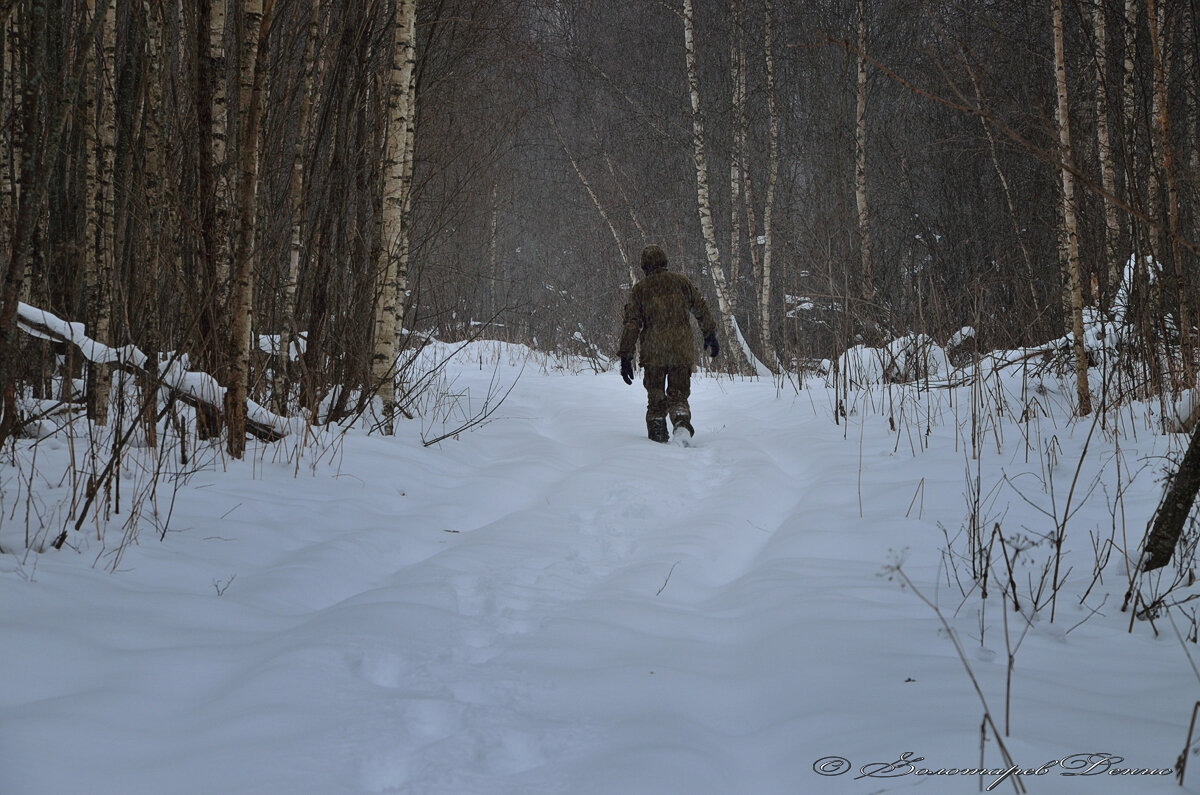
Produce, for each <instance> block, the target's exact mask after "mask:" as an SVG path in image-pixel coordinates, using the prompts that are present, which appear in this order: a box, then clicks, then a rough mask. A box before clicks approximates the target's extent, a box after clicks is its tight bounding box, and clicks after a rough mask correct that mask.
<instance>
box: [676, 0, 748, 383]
mask: <svg viewBox="0 0 1200 795" xmlns="http://www.w3.org/2000/svg"><path fill="white" fill-rule="evenodd" d="M695 29H696V28H695V21H694V18H693V14H692V0H683V43H684V52H685V56H686V62H687V77H688V94H689V96H690V97H691V102H692V148H693V157H694V159H695V166H696V204H697V207H698V209H699V213H700V232H701V234H702V235H703V237H704V253H705V257H706V263H707V266H708V272H709V273H710V274H711V275H712V279H713V286H714V287H715V288H716V293H717V310H718V313H719V314H720V316H721V326H722V328H723V330H724V332H725V338H726V340H727V341H728V344H727V346H726V348H727V349H728V348H733V349H734V350H736V351H737V353H733V352H732V351H731V352H730V356H732V357H734V358H733V362H734V367H735V369H736V370H737V371H738V372H754V371H755V370H754V369H752V363H751V362H750V357H751V356H752V354H751V353H750V351H749V349H748V347H747V345H746V341H745V339H744V338H743V337H742V332H741V330H740V329H739V328H738V323H737V318H736V317H734V315H733V302H732V301H731V300H730V298H729V286H728V283H727V281H726V279H725V268H724V267H723V266H722V265H721V254H720V251H719V249H718V248H717V235H716V231H715V230H714V228H713V213H712V201H711V199H710V196H709V189H708V155H707V142H706V137H705V132H704V113H703V111H702V110H701V107H700V76H699V71H698V69H697V68H696V32H695ZM759 366H760V367H761V364H760V365H759ZM764 369H765V368H764Z"/></svg>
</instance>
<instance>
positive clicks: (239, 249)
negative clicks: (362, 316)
mask: <svg viewBox="0 0 1200 795" xmlns="http://www.w3.org/2000/svg"><path fill="white" fill-rule="evenodd" d="M273 6H274V0H266V2H265V3H264V2H263V0H245V5H244V7H243V13H244V16H243V21H242V44H241V53H240V57H239V63H240V68H239V70H238V72H239V74H238V94H239V98H238V108H239V114H240V116H241V122H242V124H241V130H240V131H239V135H238V200H237V209H238V218H237V230H238V231H237V240H236V246H235V248H234V258H233V272H232V275H231V282H230V302H229V311H230V317H229V348H230V350H229V363H230V368H229V372H230V377H229V384H228V385H227V387H226V391H225V425H226V432H227V434H228V435H227V438H226V450H227V451H228V452H229V455H230V457H232V458H235V459H236V458H241V457H242V456H243V455H244V454H245V451H246V400H247V391H248V389H249V384H250V339H251V309H252V307H253V302H254V289H253V288H254V274H255V271H256V267H255V265H256V263H257V260H258V252H257V251H256V250H255V234H256V232H257V217H258V203H257V198H258V138H259V125H260V120H261V117H262V96H263V81H264V79H265V75H264V73H265V72H266V68H265V59H264V57H263V54H264V52H265V46H264V45H265V42H266V39H267V31H268V30H269V28H270V26H271V10H272V8H273Z"/></svg>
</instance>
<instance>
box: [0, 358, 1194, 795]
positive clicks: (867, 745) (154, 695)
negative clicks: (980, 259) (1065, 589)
mask: <svg viewBox="0 0 1200 795" xmlns="http://www.w3.org/2000/svg"><path fill="white" fill-rule="evenodd" d="M476 376H477V377H482V378H484V381H483V384H486V376H487V373H483V374H482V375H480V374H476ZM464 378H466V379H467V384H468V386H470V385H471V382H470V380H469V379H470V378H471V374H470V371H469V370H468V371H467V372H466V374H465V375H464ZM483 384H480V383H475V384H474V388H475V389H477V390H478V389H483V388H485V386H484V385H483ZM642 395H643V393H642V390H640V389H635V388H626V387H625V385H624V384H622V383H621V382H620V381H619V379H618V378H617V377H616V376H615V375H612V374H607V375H601V376H592V375H581V376H564V375H544V374H526V375H525V376H524V377H523V378H522V379H521V382H520V383H519V385H518V388H517V389H516V390H515V391H514V392H513V393H512V395H511V397H510V398H509V400H508V402H506V403H505V404H504V406H503V407H502V408H501V410H500V411H499V412H498V413H497V415H496V416H497V418H498V419H497V421H495V422H492V423H490V424H488V425H486V426H485V427H482V428H479V429H476V430H475V431H473V432H469V433H465V434H463V435H462V436H461V437H460V438H459V439H458V440H449V441H446V442H444V443H442V444H441V445H439V446H437V447H435V448H431V449H428V450H425V449H422V448H421V447H420V445H419V444H418V443H417V442H416V434H417V430H418V429H417V428H416V427H415V424H414V425H413V427H406V428H405V433H406V434H408V435H407V436H400V437H397V438H396V439H379V438H363V437H361V436H355V437H351V438H349V439H348V440H347V441H346V442H345V444H344V446H343V447H342V449H341V450H340V451H339V453H338V463H337V465H336V468H335V469H332V470H331V469H327V468H325V467H324V466H322V467H319V468H318V469H317V471H316V473H315V474H313V473H311V472H304V471H302V473H301V474H300V475H299V476H298V477H293V476H292V470H291V468H290V467H289V466H287V465H286V464H282V463H281V464H272V463H265V464H262V463H260V464H259V465H258V466H256V467H255V470H254V473H255V478H254V479H250V478H249V477H243V476H242V473H243V472H246V471H247V470H248V467H243V466H242V465H238V466H236V467H231V468H230V472H229V473H217V472H207V473H202V474H200V475H197V476H196V477H195V478H194V479H193V480H192V481H191V483H189V485H188V487H187V488H185V489H184V490H183V491H181V493H180V495H179V499H178V503H177V506H176V518H175V519H174V522H173V525H172V526H173V528H174V529H175V530H176V531H177V532H175V533H173V534H171V535H170V536H169V537H168V539H167V541H166V543H162V544H160V543H158V542H157V541H156V540H151V539H143V541H142V543H141V545H140V546H139V547H138V548H136V549H135V550H133V551H131V552H130V553H129V554H128V556H127V557H126V559H125V564H124V569H125V571H124V572H123V573H121V574H119V575H116V576H112V575H108V574H104V573H101V572H100V571H97V570H94V569H91V568H88V567H87V566H86V563H84V562H81V559H83V558H85V557H86V559H87V560H88V561H90V559H91V557H94V555H95V550H92V551H91V553H90V556H89V555H81V556H78V557H77V558H74V559H73V557H72V556H70V555H60V556H54V555H47V556H44V558H43V559H42V560H41V561H40V562H39V563H38V565H37V567H36V569H32V568H31V567H30V565H28V564H27V565H26V566H25V567H23V568H22V569H21V570H20V572H17V571H16V570H15V567H14V565H13V564H12V562H11V557H10V558H7V559H4V560H3V563H2V565H3V566H4V568H3V569H0V603H2V604H5V605H6V606H7V609H6V610H5V611H3V614H2V615H0V633H2V634H0V638H2V639H3V646H2V647H0V757H2V760H3V763H2V764H0V792H3V793H72V792H88V793H167V792H181V793H184V792H189V793H190V792H230V793H243V792H245V793H354V792H411V793H447V794H450V793H455V794H457V793H551V792H562V793H596V794H597V795H600V794H601V793H604V794H605V795H607V794H609V793H618V794H625V793H680V794H683V793H689V794H690V793H714V794H715V793H785V792H829V793H849V794H852V795H861V794H864V793H869V792H881V791H891V790H904V789H909V788H915V789H917V790H918V791H921V792H965V791H974V790H975V785H976V781H977V779H969V780H963V779H961V778H960V779H949V778H930V777H917V776H907V777H901V778H895V779H890V780H882V779H874V780H857V781H856V780H853V776H851V775H847V776H843V777H830V778H822V777H820V776H818V775H817V774H816V773H814V771H813V765H814V763H815V762H816V761H817V760H818V759H819V758H823V757H828V756H835V755H836V756H842V757H846V758H847V759H849V760H852V764H854V765H855V766H860V765H863V764H867V763H870V762H880V761H890V760H893V759H895V758H897V757H899V756H900V754H902V753H904V752H906V751H911V752H914V753H915V754H917V755H923V756H925V757H926V758H927V760H928V762H927V764H929V765H931V766H936V767H965V766H968V765H977V764H978V757H979V748H978V746H979V739H978V725H979V720H980V717H981V714H982V713H981V709H980V707H979V704H978V700H977V698H976V696H975V694H974V692H973V691H972V689H971V686H970V682H969V681H968V680H967V678H966V675H965V673H964V672H963V668H962V664H961V663H960V661H959V660H958V658H957V657H956V656H955V654H954V652H953V649H952V648H951V646H950V644H949V643H948V642H946V641H945V639H944V638H939V635H938V627H937V625H936V619H935V618H934V616H933V615H932V613H931V612H930V611H929V610H928V609H927V608H925V607H924V606H923V605H921V604H920V603H919V601H918V600H917V599H916V598H915V597H913V596H912V595H910V594H906V593H904V592H903V591H902V590H901V589H900V588H899V587H898V586H897V585H896V584H895V583H894V582H889V581H888V580H887V579H886V578H885V577H880V576H878V574H879V572H880V570H881V568H882V567H883V566H884V564H886V563H888V562H889V561H890V560H891V559H892V558H891V553H890V550H893V549H895V550H899V549H902V548H912V550H913V551H912V552H911V553H910V555H909V557H908V563H907V564H906V571H909V572H910V573H912V574H913V576H914V578H915V579H916V580H917V581H918V582H919V583H921V584H922V586H923V587H925V586H928V587H929V589H930V594H931V595H933V593H934V589H936V588H937V587H938V586H937V585H936V583H937V580H938V575H937V566H938V564H939V561H940V554H939V547H940V546H941V545H942V544H943V535H942V531H941V530H940V529H939V528H938V527H937V524H936V522H938V521H941V522H944V523H945V524H947V525H949V526H957V524H958V523H959V522H960V521H961V517H962V513H963V502H962V496H961V490H962V487H961V483H962V471H961V463H962V458H961V453H959V454H956V453H955V452H954V451H953V448H952V446H953V439H952V434H949V433H948V434H947V436H946V439H945V440H944V442H945V445H946V447H945V449H944V450H943V451H942V458H939V459H936V461H937V462H939V463H937V464H936V466H935V465H932V464H931V465H930V466H926V465H925V464H926V463H929V462H928V461H926V459H923V458H921V457H919V456H918V457H915V458H914V457H913V456H912V455H911V453H909V452H908V451H903V452H900V453H896V452H894V450H895V448H896V446H897V439H896V435H895V434H891V433H890V432H889V431H888V428H887V425H886V420H885V419H883V418H878V417H875V418H872V419H871V421H869V422H868V423H867V425H866V426H865V427H860V426H857V425H856V426H853V427H854V429H855V433H857V432H858V431H859V430H863V431H864V432H863V434H862V439H861V441H860V440H859V439H857V438H854V437H851V438H850V439H847V438H845V435H844V434H845V429H844V428H842V427H838V426H835V425H834V424H833V423H832V422H831V420H830V414H829V405H828V403H829V399H828V396H827V395H826V394H825V393H824V391H823V390H821V391H818V392H816V393H813V394H810V393H807V392H804V393H801V394H800V395H799V396H797V395H796V394H795V393H794V392H791V391H787V392H784V393H778V394H777V393H776V391H775V389H774V388H773V387H772V385H770V384H764V383H757V382H755V383H747V382H735V383H730V382H728V381H715V380H710V379H698V380H697V382H696V390H695V395H694V400H693V411H694V413H695V417H696V420H695V424H696V427H697V431H698V438H697V443H698V446H697V447H695V448H692V449H682V448H677V447H673V446H666V447H664V446H659V445H654V444H651V443H649V442H648V441H647V440H646V439H645V438H644V436H643V433H642V430H643V423H642V411H643V409H642ZM924 455H926V456H931V455H933V453H932V452H930V453H925V454H924ZM860 472H861V479H860ZM918 486H921V489H922V490H921V492H920V493H921V495H922V498H921V503H922V505H923V507H922V509H921V510H922V511H923V513H924V518H922V519H917V518H915V517H916V514H917V509H916V508H914V509H913V511H912V515H913V518H905V514H906V512H907V510H908V508H909V506H910V505H911V504H912V503H913V500H914V495H917V494H918V493H919V492H918ZM860 506H861V511H862V516H861V517H860V515H859V513H860ZM18 573H21V574H24V575H26V576H28V575H32V578H33V580H34V581H33V582H32V583H30V582H26V581H25V580H24V579H22V577H20V576H18ZM218 590H223V594H222V595H220V596H218V594H217V591H218ZM943 598H945V595H944V594H943ZM959 598H961V597H959ZM947 601H949V602H950V604H951V609H953V606H954V605H956V604H957V600H947ZM1074 610H1075V613H1074V614H1078V615H1080V616H1082V615H1084V614H1085V611H1084V610H1083V608H1078V607H1076V608H1074ZM1123 620H1124V619H1123V617H1122V616H1121V614H1119V613H1117V611H1115V610H1113V611H1112V616H1111V622H1109V623H1104V624H1103V625H1101V626H1097V628H1096V629H1095V630H1094V631H1093V630H1092V629H1091V628H1092V627H1093V626H1094V624H1100V622H1089V623H1088V624H1086V625H1085V626H1084V627H1083V628H1082V629H1081V630H1079V631H1078V632H1077V633H1073V634H1071V635H1070V636H1069V638H1070V640H1069V642H1068V640H1067V638H1066V637H1064V635H1063V631H1062V629H1061V628H1059V625H1057V624H1056V625H1053V626H1047V628H1046V629H1045V630H1042V629H1035V631H1034V632H1033V633H1032V634H1031V636H1030V638H1028V639H1027V640H1026V643H1027V644H1028V645H1027V647H1025V649H1024V650H1023V651H1022V652H1021V654H1022V656H1021V657H1020V658H1019V661H1018V670H1019V671H1021V672H1022V673H1028V674H1029V678H1028V681H1024V682H1023V684H1022V688H1021V689H1020V690H1018V695H1017V697H1016V703H1015V704H1014V723H1015V726H1014V729H1015V731H1014V738H1013V739H1010V740H1009V747H1010V750H1012V751H1013V752H1014V755H1015V756H1016V757H1017V759H1018V762H1019V763H1020V764H1022V765H1025V766H1029V767H1037V766H1038V765H1040V764H1042V763H1043V762H1045V761H1047V760H1049V759H1052V758H1055V756H1056V755H1057V756H1064V755H1067V754H1071V753H1082V752H1096V751H1107V752H1111V753H1118V754H1121V755H1124V756H1126V757H1127V760H1128V762H1129V763H1130V764H1135V765H1137V766H1141V767H1148V766H1160V767H1169V766H1170V763H1171V762H1173V761H1174V760H1173V755H1174V754H1175V753H1177V752H1178V746H1179V745H1180V744H1181V743H1182V740H1183V734H1182V733H1181V730H1180V729H1179V722H1180V721H1181V720H1186V717H1185V716H1183V715H1182V712H1184V711H1186V710H1183V709H1182V708H1181V709H1180V710H1178V713H1179V714H1176V713H1171V714H1160V713H1159V712H1157V711H1152V713H1153V714H1151V715H1149V716H1142V717H1141V718H1139V719H1138V720H1139V722H1138V723H1137V724H1136V731H1134V730H1131V728H1130V721H1131V720H1132V719H1133V718H1132V716H1136V715H1137V714H1138V712H1139V710H1140V709H1141V707H1140V706H1139V705H1140V704H1142V703H1145V702H1146V701H1147V700H1149V701H1152V702H1153V703H1156V704H1157V703H1163V702H1165V703H1173V702H1174V699H1172V698H1171V696H1170V695H1169V688H1170V687H1172V686H1179V685H1181V684H1182V685H1184V686H1186V685H1187V683H1188V681H1189V679H1188V678H1189V677H1190V676H1191V674H1190V672H1187V671H1186V661H1185V660H1184V658H1183V656H1182V654H1181V652H1180V650H1179V648H1178V647H1175V648H1170V647H1169V646H1167V645H1166V644H1161V643H1160V644H1157V645H1155V644H1153V643H1149V642H1147V640H1146V638H1145V637H1144V636H1138V637H1132V638H1131V637H1128V636H1123V635H1121V634H1120V633H1119V631H1114V630H1113V627H1114V626H1117V625H1119V624H1121V623H1122V622H1123ZM972 622H974V623H975V624H978V619H977V618H976V619H971V618H970V617H969V616H963V617H962V622H961V624H960V625H959V626H960V631H962V632H970V631H971V626H972ZM1074 623H1075V622H1074V621H1068V622H1067V624H1066V626H1067V627H1070V626H1071V625H1072V624H1074ZM990 632H991V633H992V634H991V635H990V636H989V638H988V640H989V642H988V643H987V644H986V645H987V646H991V647H995V646H996V644H1000V646H999V647H998V648H999V652H1000V653H999V655H998V656H997V655H995V651H994V649H989V648H983V647H982V645H981V648H980V649H979V650H978V654H977V657H978V659H976V660H974V665H975V666H976V668H977V670H976V673H977V675H979V676H980V677H981V680H982V681H983V683H984V685H985V687H986V688H989V689H988V695H989V699H992V700H993V701H994V702H995V703H994V704H993V709H994V710H995V709H1000V708H1002V697H1003V673H1004V665H1003V638H1002V636H1001V635H999V634H997V633H998V632H999V630H997V629H995V628H994V627H993V628H992V629H991V630H990ZM1114 644H1116V645H1114ZM1120 644H1123V645H1120ZM1112 654H1117V655H1118V658H1119V659H1120V660H1121V661H1122V666H1121V667H1120V668H1115V669H1104V670H1098V671H1094V672H1092V673H1090V674H1089V676H1088V678H1087V679H1086V681H1084V682H1082V683H1079V684H1078V690H1077V691H1075V692H1072V689H1071V686H1070V684H1067V685H1064V683H1063V681H1062V680H1061V679H1054V678H1052V677H1051V676H1050V675H1048V674H1047V672H1055V671H1058V670H1059V669H1060V668H1061V666H1062V665H1063V663H1064V655H1065V656H1066V657H1068V658H1069V659H1070V660H1072V661H1089V660H1094V659H1098V658H1101V657H1103V656H1104V655H1112ZM1071 655H1074V656H1071ZM1132 666H1136V668H1134V670H1130V667H1132ZM1134 671H1136V672H1137V674H1138V678H1137V680H1133V679H1132V675H1133V673H1134ZM1044 674H1046V675H1044ZM1066 682H1067V683H1070V682H1071V678H1070V677H1069V676H1068V677H1067V678H1066ZM1191 685H1192V688H1193V689H1194V687H1195V682H1194V681H1193V682H1192V683H1191ZM1118 692H1119V693H1120V694H1121V696H1120V698H1119V699H1116V700H1117V701H1118V703H1115V704H1114V703H1112V702H1113V701H1114V699H1115V694H1116V693H1118ZM1092 710H1100V711H1104V712H1108V713H1113V714H1115V715H1116V717H1113V718H1111V719H1110V718H1106V719H1104V720H1094V721H1091V720H1089V721H1086V722H1081V721H1083V719H1082V718H1081V714H1082V715H1084V716H1086V715H1089V714H1090V713H1091V711H1092ZM1168 756H1170V757H1171V758H1167V757H1168ZM989 762H990V764H992V765H998V764H999V759H998V755H997V754H996V753H995V750H994V749H992V751H991V752H990V759H989ZM1169 782H1170V779H1166V778H1164V779H1154V780H1141V781H1130V782H1121V786H1120V787H1113V786H1112V780H1111V779H1106V780H1103V781H1099V782H1093V781H1091V780H1084V781H1074V780H1071V779H1065V778H1062V777H1057V778H1055V779H1054V780H1053V781H1052V782H1049V783H1048V784H1047V785H1046V786H1044V787H1041V788H1039V786H1038V785H1039V784H1041V782H1040V781H1034V782H1032V783H1031V785H1030V786H1031V791H1032V792H1039V791H1041V792H1093V791H1099V790H1097V788H1096V785H1097V784H1099V785H1104V786H1103V790H1102V791H1106V792H1107V791H1120V792H1129V793H1135V792H1146V791H1163V792H1166V791H1168V785H1169V786H1170V791H1178V789H1177V788H1175V787H1174V785H1173V783H1170V784H1169ZM1005 786H1006V787H1007V786H1008V785H1005ZM997 791H1004V790H1000V789H998V790H997ZM1008 791H1011V788H1009V789H1008ZM1188 791H1195V790H1188Z"/></svg>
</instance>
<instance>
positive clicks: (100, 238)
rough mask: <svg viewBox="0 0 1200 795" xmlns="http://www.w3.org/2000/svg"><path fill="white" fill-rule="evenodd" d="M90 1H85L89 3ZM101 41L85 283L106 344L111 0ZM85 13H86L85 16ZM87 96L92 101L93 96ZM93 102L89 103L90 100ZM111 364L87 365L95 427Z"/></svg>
mask: <svg viewBox="0 0 1200 795" xmlns="http://www.w3.org/2000/svg"><path fill="white" fill-rule="evenodd" d="M93 2H94V0H89V3H93ZM101 2H102V5H101V7H100V8H99V9H98V10H96V9H95V6H94V5H91V9H92V10H95V11H96V13H99V14H102V15H103V17H104V24H103V25H102V26H101V28H100V44H99V46H98V47H96V58H95V60H94V63H95V72H94V73H93V79H94V82H93V85H92V86H90V87H89V89H90V90H89V91H88V103H89V104H88V105H87V110H88V113H87V115H88V124H89V130H90V131H91V132H92V137H91V139H90V143H89V146H88V168H87V171H88V174H87V182H88V198H87V208H86V214H87V220H86V226H87V245H88V247H89V251H90V256H89V257H87V259H86V269H85V281H86V287H87V301H88V333H89V335H90V336H91V337H92V339H94V340H96V341H97V342H100V343H103V344H108V343H110V342H111V339H110V336H111V334H110V330H109V327H110V324H111V317H112V280H113V260H114V251H113V246H114V243H115V218H116V213H115V212H114V203H113V198H114V191H113V171H114V165H115V162H114V161H115V159H116V157H115V156H116V109H115V107H114V105H115V99H116V96H115V92H114V90H113V86H114V83H115V80H116V76H115V67H116V58H115V53H116V35H117V34H116V18H117V9H116V0H101ZM89 16H90V15H89ZM92 97H94V98H95V99H94V100H93V99H92ZM93 102H94V104H92V103H93ZM111 381H112V367H111V366H109V365H107V364H97V363H94V362H93V363H89V365H88V390H87V409H88V417H89V418H90V419H91V420H92V421H93V422H95V423H96V424H97V425H106V424H107V423H108V406H109V396H110V395H109V393H110V391H111Z"/></svg>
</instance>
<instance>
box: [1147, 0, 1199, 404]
mask: <svg viewBox="0 0 1200 795" xmlns="http://www.w3.org/2000/svg"><path fill="white" fill-rule="evenodd" d="M1166 12H1167V9H1166V8H1165V7H1164V8H1161V9H1160V8H1158V7H1157V4H1156V2H1155V0H1146V16H1147V19H1148V22H1149V25H1150V45H1151V50H1152V53H1153V58H1154V101H1153V103H1152V105H1153V115H1154V137H1155V149H1156V150H1157V151H1156V155H1157V158H1156V161H1157V162H1156V163H1155V164H1153V167H1152V169H1151V173H1153V174H1157V173H1158V169H1160V168H1161V171H1162V177H1161V178H1159V179H1156V181H1155V184H1154V186H1153V187H1152V191H1153V192H1154V193H1155V194H1157V196H1156V199H1155V201H1156V202H1157V203H1158V204H1157V212H1156V213H1155V214H1154V215H1152V217H1153V218H1154V220H1155V221H1156V222H1158V223H1160V224H1161V223H1162V210H1163V209H1164V205H1165V209H1166V229H1165V230H1164V231H1165V235H1164V234H1162V233H1160V234H1159V235H1158V240H1159V247H1158V250H1159V251H1158V254H1159V257H1162V256H1163V255H1164V254H1165V252H1166V251H1168V250H1169V251H1170V257H1171V263H1170V264H1169V266H1168V267H1169V268H1170V269H1171V275H1172V278H1171V281H1172V282H1173V285H1172V286H1173V287H1174V289H1173V290H1168V291H1167V293H1166V295H1170V296H1174V298H1175V299H1176V313H1177V314H1176V317H1177V319H1178V321H1179V353H1180V357H1181V358H1182V359H1183V372H1182V374H1181V376H1180V377H1181V378H1182V382H1180V381H1179V380H1178V379H1177V382H1176V383H1175V384H1174V386H1175V387H1177V388H1178V387H1181V386H1192V385H1194V383H1195V376H1196V361H1195V355H1194V354H1193V351H1192V318H1191V314H1192V313H1191V311H1190V297H1189V295H1187V293H1188V292H1189V291H1190V290H1191V289H1192V285H1191V280H1190V279H1189V278H1188V277H1187V273H1186V271H1185V270H1184V267H1183V252H1182V248H1181V246H1180V245H1179V190H1178V187H1177V185H1176V179H1175V176H1176V175H1175V154H1174V147H1173V146H1172V145H1171V125H1170V117H1169V104H1168V86H1167V80H1168V72H1169V69H1168V65H1167V55H1166V46H1167V24H1166ZM1164 185H1165V188H1166V195H1165V197H1164V196H1163V195H1162V193H1163V188H1164ZM1164 199H1165V201H1164ZM1164 237H1165V238H1166V240H1165V241H1164V239H1163V238H1164ZM1164 243H1166V245H1164Z"/></svg>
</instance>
